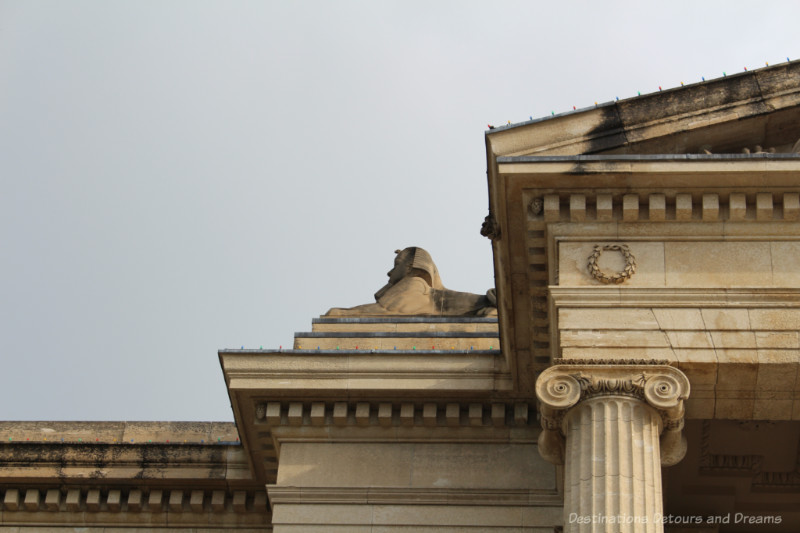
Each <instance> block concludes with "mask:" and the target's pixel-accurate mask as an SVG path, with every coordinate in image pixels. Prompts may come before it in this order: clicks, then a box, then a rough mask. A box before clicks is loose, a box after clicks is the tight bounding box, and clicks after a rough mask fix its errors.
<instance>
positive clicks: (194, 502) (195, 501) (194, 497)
mask: <svg viewBox="0 0 800 533" xmlns="http://www.w3.org/2000/svg"><path fill="white" fill-rule="evenodd" d="M203 497H204V493H203V491H202V490H193V491H192V492H191V494H190V496H189V507H191V509H192V512H195V513H202V512H203Z"/></svg>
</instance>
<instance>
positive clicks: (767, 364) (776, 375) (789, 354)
mask: <svg viewBox="0 0 800 533" xmlns="http://www.w3.org/2000/svg"><path fill="white" fill-rule="evenodd" d="M757 353H758V371H757V378H756V390H757V391H772V392H774V391H793V390H794V389H795V384H796V382H797V375H798V368H799V367H800V365H798V363H800V360H798V357H799V356H798V352H797V350H758V351H757Z"/></svg>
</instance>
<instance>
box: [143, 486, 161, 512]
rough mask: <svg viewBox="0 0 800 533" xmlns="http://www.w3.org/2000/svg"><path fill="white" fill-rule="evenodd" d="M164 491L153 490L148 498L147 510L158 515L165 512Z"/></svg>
mask: <svg viewBox="0 0 800 533" xmlns="http://www.w3.org/2000/svg"><path fill="white" fill-rule="evenodd" d="M163 501H164V491H162V490H161V489H155V490H151V491H150V494H149V495H148V496H147V508H148V510H149V511H150V512H151V513H157V512H159V511H162V510H163V507H162V505H163Z"/></svg>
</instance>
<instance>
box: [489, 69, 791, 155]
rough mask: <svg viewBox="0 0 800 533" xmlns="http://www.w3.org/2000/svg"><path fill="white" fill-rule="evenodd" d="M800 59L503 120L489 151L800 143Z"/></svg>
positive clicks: (654, 150)
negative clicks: (510, 122) (529, 117)
mask: <svg viewBox="0 0 800 533" xmlns="http://www.w3.org/2000/svg"><path fill="white" fill-rule="evenodd" d="M799 141H800V62H791V63H785V64H783V65H778V66H774V67H767V68H763V69H759V70H755V71H747V72H743V73H741V74H736V75H732V76H727V77H723V78H718V79H715V80H709V81H706V82H703V83H697V84H692V85H687V86H682V87H676V88H674V89H669V90H665V91H659V92H657V93H652V94H647V95H642V96H638V97H635V98H630V99H626V100H620V101H616V102H608V103H605V104H599V105H596V106H593V107H591V108H586V109H581V110H578V111H574V112H570V113H564V114H561V115H556V116H553V117H546V118H543V119H537V120H531V121H528V122H524V123H521V124H513V125H509V126H503V127H499V128H495V129H493V130H491V131H490V132H489V133H488V134H487V148H488V151H489V155H490V157H492V156H494V157H501V156H512V157H513V156H553V155H586V154H595V155H622V154H628V155H651V154H708V153H713V154H730V153H756V152H760V151H763V152H772V153H791V152H798V151H800V142H799Z"/></svg>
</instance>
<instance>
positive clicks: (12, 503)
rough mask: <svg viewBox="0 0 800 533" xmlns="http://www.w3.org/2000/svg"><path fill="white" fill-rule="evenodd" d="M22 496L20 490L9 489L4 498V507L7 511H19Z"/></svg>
mask: <svg viewBox="0 0 800 533" xmlns="http://www.w3.org/2000/svg"><path fill="white" fill-rule="evenodd" d="M19 503H20V495H19V490H18V489H8V490H7V491H6V494H5V496H3V507H4V508H5V510H6V511H17V510H19Z"/></svg>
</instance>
